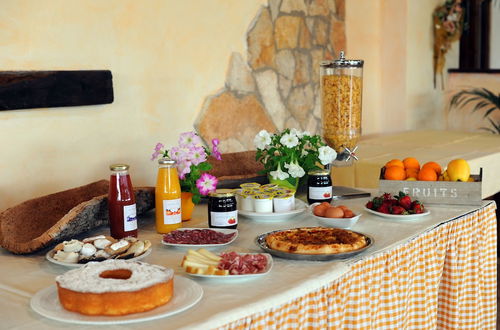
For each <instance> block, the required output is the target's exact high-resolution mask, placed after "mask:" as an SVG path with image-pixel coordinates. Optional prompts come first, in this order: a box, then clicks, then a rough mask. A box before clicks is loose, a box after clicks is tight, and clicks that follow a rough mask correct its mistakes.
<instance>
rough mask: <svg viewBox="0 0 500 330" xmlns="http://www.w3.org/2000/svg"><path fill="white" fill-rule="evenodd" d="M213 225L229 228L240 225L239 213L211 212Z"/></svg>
mask: <svg viewBox="0 0 500 330" xmlns="http://www.w3.org/2000/svg"><path fill="white" fill-rule="evenodd" d="M210 219H211V221H212V223H211V225H212V226H216V227H229V226H234V225H237V224H238V211H228V212H210Z"/></svg>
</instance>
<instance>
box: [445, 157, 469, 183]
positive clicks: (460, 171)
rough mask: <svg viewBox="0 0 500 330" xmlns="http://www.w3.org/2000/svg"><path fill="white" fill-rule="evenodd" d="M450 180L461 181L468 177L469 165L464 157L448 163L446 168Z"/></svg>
mask: <svg viewBox="0 0 500 330" xmlns="http://www.w3.org/2000/svg"><path fill="white" fill-rule="evenodd" d="M446 171H447V172H448V176H449V177H450V181H462V182H467V181H468V180H469V177H470V167H469V164H468V163H467V161H465V160H464V159H454V160H452V161H451V162H449V163H448V168H447V169H446Z"/></svg>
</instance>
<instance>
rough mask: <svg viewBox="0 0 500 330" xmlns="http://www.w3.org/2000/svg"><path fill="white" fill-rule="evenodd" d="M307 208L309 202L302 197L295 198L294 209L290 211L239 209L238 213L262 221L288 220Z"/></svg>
mask: <svg viewBox="0 0 500 330" xmlns="http://www.w3.org/2000/svg"><path fill="white" fill-rule="evenodd" d="M305 210H307V204H306V203H305V202H303V201H301V200H300V199H297V198H295V207H294V209H293V210H291V211H288V212H267V213H259V212H250V211H243V210H238V215H242V216H244V217H246V218H250V219H252V220H262V221H269V222H270V221H282V220H288V219H290V218H293V217H295V216H296V215H299V214H300V213H302V212H304V211H305Z"/></svg>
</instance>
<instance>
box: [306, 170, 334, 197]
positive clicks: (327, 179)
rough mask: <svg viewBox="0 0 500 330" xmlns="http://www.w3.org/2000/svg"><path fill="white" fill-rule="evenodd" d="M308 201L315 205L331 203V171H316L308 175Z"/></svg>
mask: <svg viewBox="0 0 500 330" xmlns="http://www.w3.org/2000/svg"><path fill="white" fill-rule="evenodd" d="M308 174H309V178H308V180H307V186H308V187H307V201H308V202H309V204H313V203H322V202H328V203H330V202H331V201H332V198H333V196H332V195H333V189H332V188H333V187H332V178H331V176H330V170H327V169H325V170H315V171H311V172H309V173H308Z"/></svg>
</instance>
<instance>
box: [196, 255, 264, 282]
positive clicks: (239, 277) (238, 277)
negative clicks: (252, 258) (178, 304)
mask: <svg viewBox="0 0 500 330" xmlns="http://www.w3.org/2000/svg"><path fill="white" fill-rule="evenodd" d="M240 254H242V255H247V254H262V255H264V256H266V258H267V266H266V269H264V271H263V272H262V273H256V274H242V275H204V274H191V273H186V274H187V275H189V276H193V277H199V278H208V279H212V280H223V281H232V280H243V279H254V278H257V277H261V276H264V275H267V274H269V272H270V271H271V268H273V257H271V255H270V254H269V253H240Z"/></svg>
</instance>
